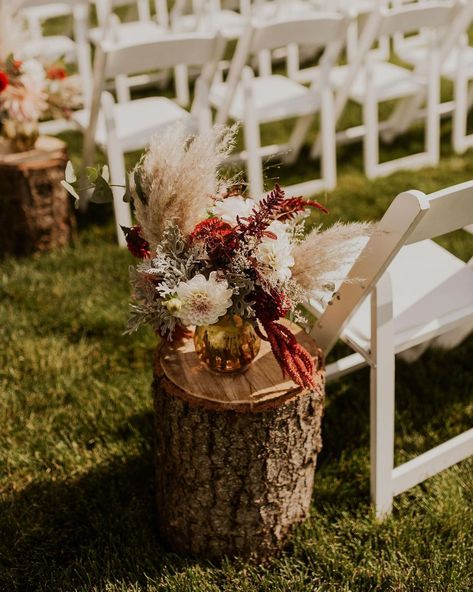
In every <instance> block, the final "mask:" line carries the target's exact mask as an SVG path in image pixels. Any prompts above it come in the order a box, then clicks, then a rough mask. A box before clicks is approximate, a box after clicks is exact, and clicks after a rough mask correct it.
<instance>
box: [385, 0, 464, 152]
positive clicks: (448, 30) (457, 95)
mask: <svg viewBox="0 0 473 592" xmlns="http://www.w3.org/2000/svg"><path fill="white" fill-rule="evenodd" d="M472 21H473V2H472V0H457V2H456V9H455V12H454V14H453V16H452V19H451V20H450V22H447V23H445V27H444V30H443V33H442V41H441V44H440V47H439V70H440V73H441V75H442V76H443V77H444V78H446V79H447V80H449V81H450V82H452V83H453V89H454V92H453V102H450V101H447V102H445V103H443V104H441V107H440V108H441V113H442V114H449V113H453V127H452V144H453V148H454V150H455V152H456V153H458V154H463V153H464V152H465V150H467V149H468V148H469V147H471V146H473V134H468V133H467V116H468V110H469V108H470V107H471V105H472V103H473V89H471V88H469V86H470V82H471V81H472V80H473V47H472V46H470V45H468V35H467V34H468V30H469V28H470V25H471V23H472ZM427 51H428V38H427V35H426V32H425V31H424V32H423V35H418V36H415V37H414V39H409V38H408V39H406V40H405V41H403V42H402V43H399V49H398V54H399V56H400V57H401V59H402V60H403V61H405V62H407V63H408V64H411V65H412V66H414V67H415V69H416V70H419V69H420V68H422V67H423V63H424V62H425V56H426V53H427ZM421 104H422V96H418V97H417V98H411V99H409V100H406V101H404V102H403V103H400V104H399V105H398V107H397V109H396V110H395V112H394V113H393V115H392V118H391V124H392V125H391V132H390V134H389V137H388V139H393V138H394V137H395V136H397V135H398V134H399V133H402V132H403V131H404V130H405V129H406V127H408V126H409V125H410V124H411V123H412V121H413V120H414V119H415V118H416V117H417V115H418V112H419V108H420V106H421Z"/></svg>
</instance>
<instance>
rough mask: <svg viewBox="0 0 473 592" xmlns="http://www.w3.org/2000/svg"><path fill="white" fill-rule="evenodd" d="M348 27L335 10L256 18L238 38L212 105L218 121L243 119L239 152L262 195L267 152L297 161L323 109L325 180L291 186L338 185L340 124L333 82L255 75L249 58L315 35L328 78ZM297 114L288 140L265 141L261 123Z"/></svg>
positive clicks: (256, 190)
mask: <svg viewBox="0 0 473 592" xmlns="http://www.w3.org/2000/svg"><path fill="white" fill-rule="evenodd" d="M346 27H347V19H345V18H344V17H342V16H340V15H336V14H331V13H320V14H319V15H318V16H314V17H311V18H305V19H303V20H295V19H292V20H276V21H271V22H270V23H268V24H265V23H262V22H261V21H259V20H256V19H254V20H252V21H251V22H250V23H249V25H248V27H247V29H246V31H245V34H244V35H243V36H242V37H241V39H240V41H239V43H238V46H237V49H236V51H235V54H234V57H233V60H232V63H231V65H230V70H229V73H228V77H227V79H226V81H225V82H216V83H215V84H214V85H213V86H212V88H211V89H210V94H209V101H210V104H211V105H212V106H214V107H215V108H216V109H217V115H216V123H218V124H222V123H226V121H227V119H228V118H231V119H233V120H236V121H242V122H243V128H244V135H245V152H243V153H242V154H241V155H240V156H241V158H243V159H244V160H246V163H247V170H248V179H249V184H250V189H251V192H252V193H253V194H254V195H261V194H262V193H263V190H264V188H263V174H262V166H263V165H262V158H263V156H269V155H271V154H278V153H279V154H281V153H287V152H289V154H288V155H287V156H285V160H286V161H288V162H293V161H294V160H295V159H296V158H297V156H298V153H299V151H300V149H301V147H302V143H303V140H304V138H305V136H306V133H307V129H308V127H309V126H310V124H311V121H312V119H313V116H314V115H315V114H316V113H319V112H320V113H321V121H322V129H323V137H324V152H323V154H322V158H321V164H322V176H321V179H315V180H314V181H310V182H308V183H305V184H299V185H296V186H293V187H288V188H287V191H288V192H289V193H292V192H295V193H300V192H308V193H310V192H315V191H317V190H318V189H320V188H333V187H334V186H335V182H336V157H335V143H334V140H335V135H334V134H335V128H334V126H333V111H332V96H331V92H330V88H329V85H328V84H322V85H317V86H316V85H313V86H312V87H311V88H307V87H305V86H303V85H301V84H299V83H297V82H295V81H293V80H291V79H289V78H287V77H285V76H282V75H279V74H277V75H273V74H270V75H263V76H261V75H260V76H255V74H254V72H253V70H252V69H251V68H250V67H249V66H247V65H246V64H247V62H248V61H249V60H250V59H251V58H252V57H258V56H259V54H260V53H261V52H263V51H272V50H274V49H277V48H280V47H286V46H287V45H289V44H292V43H307V42H309V41H310V42H314V40H315V41H316V42H317V43H318V44H319V45H320V46H321V47H323V55H322V57H321V58H320V63H321V64H322V70H321V71H322V73H323V74H322V78H323V79H324V80H328V72H329V71H330V68H331V65H332V64H333V63H335V62H336V60H337V59H338V57H339V55H340V53H341V50H342V48H343V39H344V32H345V31H346ZM334 40H335V41H334ZM292 117H297V118H298V122H297V123H296V125H295V127H294V130H293V132H292V135H291V138H290V140H289V142H288V143H287V144H283V145H276V146H275V145H272V146H264V147H262V146H261V141H260V126H261V125H263V124H265V123H268V122H273V121H278V120H282V119H288V118H292Z"/></svg>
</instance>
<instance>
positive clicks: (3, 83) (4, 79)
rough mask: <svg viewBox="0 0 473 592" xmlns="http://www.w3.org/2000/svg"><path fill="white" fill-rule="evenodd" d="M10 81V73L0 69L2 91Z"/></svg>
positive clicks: (0, 90)
mask: <svg viewBox="0 0 473 592" xmlns="http://www.w3.org/2000/svg"><path fill="white" fill-rule="evenodd" d="M8 83H9V79H8V74H7V73H6V72H3V71H2V70H0V93H1V92H3V91H4V90H5V89H6V88H7V86H8Z"/></svg>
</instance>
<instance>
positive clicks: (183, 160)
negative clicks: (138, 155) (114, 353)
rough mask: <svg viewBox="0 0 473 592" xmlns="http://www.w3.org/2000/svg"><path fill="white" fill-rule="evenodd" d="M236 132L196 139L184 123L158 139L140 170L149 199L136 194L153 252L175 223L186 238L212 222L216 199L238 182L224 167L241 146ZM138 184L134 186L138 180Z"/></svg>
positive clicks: (216, 132)
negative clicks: (203, 223) (207, 221)
mask: <svg viewBox="0 0 473 592" xmlns="http://www.w3.org/2000/svg"><path fill="white" fill-rule="evenodd" d="M235 134H236V127H235V126H234V127H231V128H227V127H220V128H217V129H214V130H210V131H208V132H206V133H202V134H197V135H195V136H190V135H189V134H188V131H187V129H186V127H185V125H184V124H181V123H179V124H177V125H174V126H171V127H169V128H168V129H167V130H166V131H165V132H164V133H163V134H159V135H157V136H155V137H154V139H153V140H152V142H151V145H150V147H149V149H148V151H147V152H146V154H145V156H144V157H143V159H142V160H141V161H140V163H139V164H138V165H137V167H136V168H135V173H136V174H138V175H139V177H140V181H141V186H142V189H143V193H144V195H145V196H146V199H145V200H140V199H139V198H138V197H137V195H136V194H137V191H136V186H135V187H133V186H132V192H133V194H134V196H135V197H134V205H135V214H136V219H137V221H138V223H139V224H140V226H141V228H142V232H143V236H144V237H145V238H146V240H147V241H148V242H149V243H150V245H151V247H152V248H155V247H156V245H157V244H158V243H159V242H160V241H161V239H162V238H163V231H164V229H165V228H166V226H167V225H168V224H169V223H170V222H173V223H175V224H177V225H178V226H179V228H180V230H181V231H182V232H183V233H184V234H188V233H190V232H192V230H193V229H194V227H195V225H196V224H197V223H198V222H200V221H201V220H202V219H204V218H206V217H207V213H208V210H209V208H210V207H211V205H212V203H213V200H214V199H215V196H217V195H219V194H221V193H224V192H225V191H226V190H227V189H228V188H229V187H230V186H231V185H232V184H233V183H234V180H232V179H224V178H223V177H222V176H221V175H220V172H219V168H220V166H221V164H222V162H223V161H224V160H225V158H226V157H227V156H228V154H229V153H230V152H231V150H232V148H233V145H234V143H235ZM132 183H133V181H132Z"/></svg>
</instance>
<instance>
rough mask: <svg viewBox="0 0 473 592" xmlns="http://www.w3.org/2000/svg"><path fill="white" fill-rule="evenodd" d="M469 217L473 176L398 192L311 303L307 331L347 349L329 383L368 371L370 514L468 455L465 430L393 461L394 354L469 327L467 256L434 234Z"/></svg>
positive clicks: (412, 352) (471, 291) (412, 354)
mask: <svg viewBox="0 0 473 592" xmlns="http://www.w3.org/2000/svg"><path fill="white" fill-rule="evenodd" d="M472 222H473V181H470V182H467V183H462V184H460V185H456V186H453V187H449V188H447V189H444V190H441V191H438V192H435V193H432V194H430V195H425V194H423V193H421V192H420V191H407V192H405V193H402V194H400V195H398V196H397V197H396V199H395V200H394V201H393V202H392V204H391V206H390V207H389V208H388V210H387V212H386V213H385V215H384V216H383V218H382V220H381V221H380V223H379V225H378V227H377V229H376V231H375V232H374V234H373V236H372V237H371V238H370V239H369V240H368V242H367V243H366V246H365V247H364V248H363V249H362V251H361V253H360V255H359V257H358V258H357V260H356V261H355V263H354V264H353V267H352V268H351V270H350V271H349V273H348V279H347V281H345V282H343V283H342V285H341V286H339V287H338V289H337V291H336V293H335V294H334V297H333V298H332V300H331V301H330V303H329V304H330V305H327V306H325V307H324V306H323V305H321V303H320V301H316V300H312V301H311V302H310V303H309V305H308V306H309V309H310V310H311V311H312V312H313V313H314V314H315V316H316V317H317V318H318V320H317V321H316V322H315V324H314V327H313V329H312V337H313V338H314V340H315V341H316V343H317V344H318V345H319V347H321V348H322V349H323V350H324V352H325V354H326V355H327V354H328V353H329V352H330V350H331V349H332V347H333V345H334V344H335V343H336V341H337V339H338V338H341V339H342V340H343V341H345V342H346V343H347V344H348V345H349V346H350V347H351V348H352V349H353V350H354V352H355V353H353V354H351V355H349V356H347V357H345V358H342V359H339V360H337V361H335V362H333V363H332V364H329V365H328V366H327V378H328V379H329V380H330V379H335V378H337V377H339V376H342V375H344V374H347V373H349V372H352V371H354V370H356V369H358V368H361V367H363V366H365V365H369V366H370V372H371V420H370V422H371V428H370V431H371V444H370V447H371V494H372V499H373V502H374V504H375V506H376V513H377V515H378V516H380V517H381V516H384V515H385V514H387V513H389V512H390V511H391V507H392V500H393V497H394V496H395V495H398V494H400V493H402V492H403V491H406V490H407V489H409V488H411V487H413V486H414V485H416V484H418V483H420V482H422V481H423V480H425V479H427V478H428V477H430V476H432V475H434V474H436V473H438V472H439V471H441V470H443V469H445V468H447V467H449V466H451V465H452V464H454V463H456V462H459V461H460V460H462V459H464V458H466V457H467V456H469V455H471V454H473V429H470V430H468V431H466V432H464V433H463V434H461V435H459V436H456V437H455V438H452V439H451V440H449V441H448V442H445V443H443V444H440V445H438V446H437V447H435V448H433V449H431V450H429V451H427V452H425V453H423V454H421V455H420V456H418V457H416V458H414V459H412V460H410V461H408V462H406V463H404V464H402V465H400V466H398V467H394V415H395V413H394V411H395V355H396V354H400V355H401V356H402V357H404V358H405V359H406V360H407V361H412V360H414V359H417V357H418V355H419V354H420V353H422V352H423V351H424V350H425V349H426V348H427V347H428V346H429V345H437V346H441V347H444V348H450V347H454V346H455V345H457V344H458V343H459V342H460V341H461V340H462V339H464V338H465V337H466V336H467V335H468V334H470V333H471V332H472V331H473V258H472V259H471V260H470V262H469V263H464V262H463V261H461V260H460V259H458V258H457V257H455V256H454V255H452V254H451V253H449V252H448V251H446V250H445V249H443V248H442V247H440V246H439V245H438V244H436V243H434V242H433V241H432V240H430V239H433V238H436V237H438V236H441V235H444V234H447V233H450V232H453V231H455V230H458V229H460V228H461V227H462V226H463V225H464V224H465V223H472Z"/></svg>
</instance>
